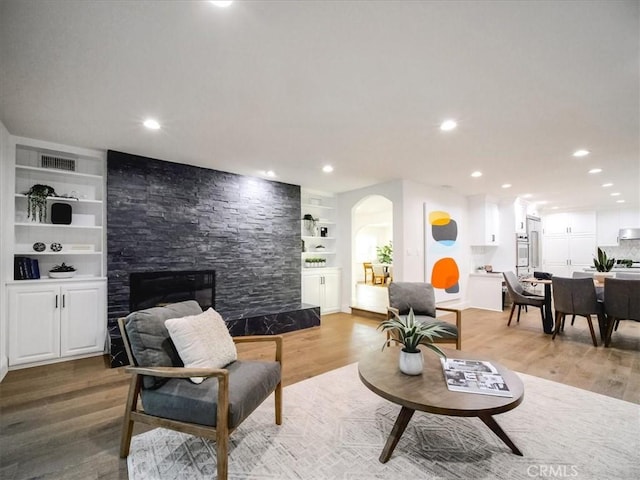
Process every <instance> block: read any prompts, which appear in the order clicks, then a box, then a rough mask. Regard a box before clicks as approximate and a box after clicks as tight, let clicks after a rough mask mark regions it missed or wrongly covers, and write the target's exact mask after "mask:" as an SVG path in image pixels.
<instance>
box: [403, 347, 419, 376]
mask: <svg viewBox="0 0 640 480" xmlns="http://www.w3.org/2000/svg"><path fill="white" fill-rule="evenodd" d="M423 362H424V359H423V358H422V352H421V351H420V350H418V351H417V352H405V351H404V349H402V350H400V371H401V372H402V373H404V374H406V375H420V374H421V373H422V366H423Z"/></svg>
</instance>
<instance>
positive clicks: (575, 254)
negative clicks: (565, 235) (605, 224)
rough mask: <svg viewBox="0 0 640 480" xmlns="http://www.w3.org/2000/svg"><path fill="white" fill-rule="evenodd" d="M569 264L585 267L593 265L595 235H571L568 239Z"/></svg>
mask: <svg viewBox="0 0 640 480" xmlns="http://www.w3.org/2000/svg"><path fill="white" fill-rule="evenodd" d="M569 254H570V257H569V259H570V262H569V263H570V265H571V266H572V267H573V268H574V269H575V268H576V267H581V268H587V267H590V266H591V265H593V257H594V256H595V254H596V237H595V236H593V235H585V236H571V237H570V240H569Z"/></svg>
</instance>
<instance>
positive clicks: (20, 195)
mask: <svg viewBox="0 0 640 480" xmlns="http://www.w3.org/2000/svg"><path fill="white" fill-rule="evenodd" d="M16 198H24V199H25V200H26V199H27V198H28V197H27V195H25V194H24V193H16ZM65 201H66V202H72V203H90V204H95V205H102V200H90V199H87V198H73V197H47V202H65Z"/></svg>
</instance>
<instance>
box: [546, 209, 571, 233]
mask: <svg viewBox="0 0 640 480" xmlns="http://www.w3.org/2000/svg"><path fill="white" fill-rule="evenodd" d="M568 229H569V215H568V214H566V213H552V214H551V215H546V216H545V217H543V218H542V232H543V234H544V235H560V234H563V235H564V234H567V233H569V230H568Z"/></svg>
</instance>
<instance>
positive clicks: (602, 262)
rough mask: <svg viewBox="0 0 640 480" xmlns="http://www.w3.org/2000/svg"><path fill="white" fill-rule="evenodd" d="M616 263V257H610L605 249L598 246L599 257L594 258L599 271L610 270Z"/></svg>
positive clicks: (594, 263)
mask: <svg viewBox="0 0 640 480" xmlns="http://www.w3.org/2000/svg"><path fill="white" fill-rule="evenodd" d="M615 263H616V259H615V258H608V257H607V254H606V253H605V251H604V250H602V249H601V248H600V247H598V257H597V258H594V259H593V266H594V267H596V270H597V271H598V272H609V271H611V269H612V268H613V266H614V265H615Z"/></svg>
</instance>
